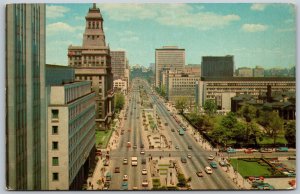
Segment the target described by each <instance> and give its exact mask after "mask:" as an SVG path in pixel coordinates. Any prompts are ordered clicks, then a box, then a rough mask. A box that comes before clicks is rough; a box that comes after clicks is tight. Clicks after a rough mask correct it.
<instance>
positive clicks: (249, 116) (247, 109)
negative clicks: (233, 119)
mask: <svg viewBox="0 0 300 194" xmlns="http://www.w3.org/2000/svg"><path fill="white" fill-rule="evenodd" d="M256 114H257V109H256V108H255V107H254V106H252V105H249V104H246V105H243V106H242V107H241V108H240V109H239V110H238V115H239V116H241V117H243V118H244V119H245V121H246V123H247V127H246V141H247V142H248V141H249V137H250V134H252V131H251V129H252V128H251V127H252V126H251V125H250V123H251V122H252V120H253V119H254V118H255V117H256Z"/></svg>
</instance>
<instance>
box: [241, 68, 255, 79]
mask: <svg viewBox="0 0 300 194" xmlns="http://www.w3.org/2000/svg"><path fill="white" fill-rule="evenodd" d="M237 76H238V77H253V70H252V69H251V68H249V67H241V68H238V69H237Z"/></svg>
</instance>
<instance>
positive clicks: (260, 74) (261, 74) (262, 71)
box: [253, 66, 265, 77]
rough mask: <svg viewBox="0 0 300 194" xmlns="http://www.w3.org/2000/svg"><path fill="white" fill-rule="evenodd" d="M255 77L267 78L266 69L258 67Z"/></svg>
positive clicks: (255, 70)
mask: <svg viewBox="0 0 300 194" xmlns="http://www.w3.org/2000/svg"><path fill="white" fill-rule="evenodd" d="M253 77H265V69H264V68H262V67H259V66H256V67H255V68H254V69H253Z"/></svg>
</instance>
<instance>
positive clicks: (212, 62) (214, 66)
mask: <svg viewBox="0 0 300 194" xmlns="http://www.w3.org/2000/svg"><path fill="white" fill-rule="evenodd" d="M233 73H234V60H233V56H232V55H227V56H203V57H202V63H201V77H232V76H233Z"/></svg>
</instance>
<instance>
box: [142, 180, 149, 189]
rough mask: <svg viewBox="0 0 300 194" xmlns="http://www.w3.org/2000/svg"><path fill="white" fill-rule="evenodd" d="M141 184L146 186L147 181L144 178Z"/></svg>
mask: <svg viewBox="0 0 300 194" xmlns="http://www.w3.org/2000/svg"><path fill="white" fill-rule="evenodd" d="M142 186H143V187H148V181H147V179H144V180H143V182H142Z"/></svg>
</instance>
